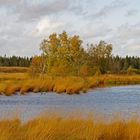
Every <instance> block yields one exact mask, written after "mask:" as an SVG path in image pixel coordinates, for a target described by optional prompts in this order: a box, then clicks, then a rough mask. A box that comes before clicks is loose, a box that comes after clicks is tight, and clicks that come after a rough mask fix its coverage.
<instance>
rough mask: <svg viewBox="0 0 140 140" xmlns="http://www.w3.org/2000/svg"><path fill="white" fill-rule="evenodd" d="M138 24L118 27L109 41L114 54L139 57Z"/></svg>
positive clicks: (139, 28) (139, 25)
mask: <svg viewBox="0 0 140 140" xmlns="http://www.w3.org/2000/svg"><path fill="white" fill-rule="evenodd" d="M139 36H140V23H137V24H133V25H129V24H123V25H121V26H119V27H118V28H117V29H116V30H115V31H114V32H113V34H112V37H111V38H110V39H109V40H110V41H111V42H112V43H113V46H114V53H115V54H121V55H123V56H125V55H137V56H140V53H139V52H140V38H139Z"/></svg>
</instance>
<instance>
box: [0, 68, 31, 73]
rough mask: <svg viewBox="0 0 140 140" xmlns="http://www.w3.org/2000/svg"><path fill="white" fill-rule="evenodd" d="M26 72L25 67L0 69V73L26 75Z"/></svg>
mask: <svg viewBox="0 0 140 140" xmlns="http://www.w3.org/2000/svg"><path fill="white" fill-rule="evenodd" d="M28 71H29V68H27V67H0V73H2V72H3V73H26V72H28Z"/></svg>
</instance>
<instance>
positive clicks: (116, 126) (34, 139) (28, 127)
mask: <svg viewBox="0 0 140 140" xmlns="http://www.w3.org/2000/svg"><path fill="white" fill-rule="evenodd" d="M139 139H140V121H138V120H137V119H130V120H125V121H124V120H123V119H113V120H112V121H109V122H106V121H105V120H104V119H101V120H100V119H97V120H96V119H93V118H92V117H87V118H86V119H85V118H82V117H79V116H78V117H70V116H69V117H65V118H64V117H61V116H60V115H53V116H47V115H44V116H40V117H38V118H36V119H33V120H30V121H28V122H26V123H25V122H24V123H22V122H21V121H20V120H19V119H13V120H1V121H0V140H139Z"/></svg>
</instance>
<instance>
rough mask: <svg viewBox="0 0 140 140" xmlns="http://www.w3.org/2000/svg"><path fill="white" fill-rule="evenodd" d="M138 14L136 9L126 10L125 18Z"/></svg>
mask: <svg viewBox="0 0 140 140" xmlns="http://www.w3.org/2000/svg"><path fill="white" fill-rule="evenodd" d="M137 13H138V10H136V9H131V10H128V11H127V13H126V15H125V16H126V17H129V16H134V15H136V14H137Z"/></svg>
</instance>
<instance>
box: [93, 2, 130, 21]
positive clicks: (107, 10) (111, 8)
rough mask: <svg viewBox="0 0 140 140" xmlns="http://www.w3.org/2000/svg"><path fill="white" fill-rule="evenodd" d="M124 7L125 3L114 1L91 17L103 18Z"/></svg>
mask: <svg viewBox="0 0 140 140" xmlns="http://www.w3.org/2000/svg"><path fill="white" fill-rule="evenodd" d="M126 5H127V3H126V2H124V1H121V0H114V1H113V2H111V3H110V4H109V5H105V6H104V7H103V8H101V9H100V10H99V11H98V12H96V13H95V14H94V15H92V16H93V17H97V18H100V17H104V16H107V15H109V14H111V13H112V12H113V11H115V10H118V9H120V8H122V7H125V6H126Z"/></svg>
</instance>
